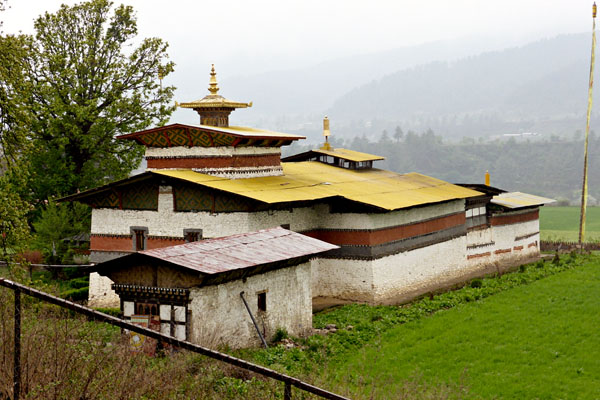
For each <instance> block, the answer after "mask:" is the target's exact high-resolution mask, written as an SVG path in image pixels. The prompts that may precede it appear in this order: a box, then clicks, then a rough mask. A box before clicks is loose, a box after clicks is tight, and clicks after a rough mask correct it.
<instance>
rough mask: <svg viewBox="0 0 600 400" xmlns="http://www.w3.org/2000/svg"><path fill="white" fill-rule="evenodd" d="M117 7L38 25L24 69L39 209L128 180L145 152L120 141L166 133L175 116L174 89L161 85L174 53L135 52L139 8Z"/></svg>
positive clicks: (87, 9)
mask: <svg viewBox="0 0 600 400" xmlns="http://www.w3.org/2000/svg"><path fill="white" fill-rule="evenodd" d="M112 6H113V4H112V2H110V1H108V0H92V1H89V2H85V3H81V4H77V5H74V6H72V7H69V6H66V5H62V6H61V8H60V9H59V10H58V11H57V12H56V13H55V14H50V13H46V14H44V15H42V16H40V17H39V18H38V19H37V20H36V21H35V24H34V26H35V31H36V33H35V37H34V39H33V41H32V43H31V46H30V48H29V55H28V58H27V68H26V75H27V78H28V79H29V80H30V82H31V95H30V96H29V107H30V108H31V110H32V111H33V114H34V119H33V121H32V123H31V139H32V141H33V143H34V149H35V151H34V152H32V154H31V156H30V157H29V161H30V163H31V166H30V171H31V176H32V180H31V184H30V185H29V187H30V193H31V196H32V199H31V200H32V201H33V202H34V203H37V204H41V203H42V202H43V201H44V200H45V199H48V198H50V197H52V196H56V195H65V194H68V193H74V192H76V191H78V190H85V189H88V188H91V187H95V186H98V185H101V184H103V183H106V182H107V181H110V180H115V179H121V178H124V177H126V176H127V175H128V173H129V172H130V171H131V170H132V169H134V168H135V167H137V166H138V165H139V162H140V160H141V157H142V152H143V148H141V146H139V145H135V144H133V142H131V141H118V140H116V139H115V136H116V135H118V134H123V133H130V132H133V131H137V130H141V129H145V128H147V127H148V126H150V125H153V124H154V125H162V124H164V123H165V122H166V121H167V120H168V118H169V116H170V114H171V113H172V112H173V110H174V107H173V106H170V105H169V104H170V103H171V100H172V97H173V91H174V87H172V86H166V87H161V86H160V85H159V83H158V76H159V73H160V75H161V76H162V77H164V76H166V75H168V74H169V73H170V72H172V71H173V65H174V64H173V63H172V62H170V61H168V55H167V52H166V50H167V46H168V45H167V44H166V43H164V42H163V41H162V40H161V39H158V38H146V39H143V40H141V42H140V44H139V45H138V46H137V47H133V44H132V41H133V39H134V38H135V36H136V34H137V25H136V18H135V14H134V11H133V8H132V7H130V6H124V5H120V6H118V7H116V8H114V9H113V7H112Z"/></svg>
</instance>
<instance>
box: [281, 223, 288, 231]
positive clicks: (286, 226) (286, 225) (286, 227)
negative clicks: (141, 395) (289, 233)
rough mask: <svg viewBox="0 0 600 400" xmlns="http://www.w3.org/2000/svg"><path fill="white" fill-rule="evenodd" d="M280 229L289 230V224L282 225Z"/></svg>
mask: <svg viewBox="0 0 600 400" xmlns="http://www.w3.org/2000/svg"><path fill="white" fill-rule="evenodd" d="M281 227H282V228H283V229H288V230H289V229H290V224H282V225H281Z"/></svg>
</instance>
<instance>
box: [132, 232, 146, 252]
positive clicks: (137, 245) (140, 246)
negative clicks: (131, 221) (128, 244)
mask: <svg viewBox="0 0 600 400" xmlns="http://www.w3.org/2000/svg"><path fill="white" fill-rule="evenodd" d="M129 230H130V232H131V238H132V240H133V251H141V250H145V249H146V238H147V237H148V228H146V227H145V226H132V227H131V228H129Z"/></svg>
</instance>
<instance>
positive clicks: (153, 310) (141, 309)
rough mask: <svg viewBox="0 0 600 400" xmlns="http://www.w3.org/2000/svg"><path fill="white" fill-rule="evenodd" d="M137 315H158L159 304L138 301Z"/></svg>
mask: <svg viewBox="0 0 600 400" xmlns="http://www.w3.org/2000/svg"><path fill="white" fill-rule="evenodd" d="M135 306H136V311H137V312H136V314H137V315H152V316H154V315H158V305H157V304H152V303H136V304H135Z"/></svg>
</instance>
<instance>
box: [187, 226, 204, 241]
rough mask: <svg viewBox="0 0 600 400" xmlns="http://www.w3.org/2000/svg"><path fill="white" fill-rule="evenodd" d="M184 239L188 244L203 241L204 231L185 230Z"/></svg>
mask: <svg viewBox="0 0 600 400" xmlns="http://www.w3.org/2000/svg"><path fill="white" fill-rule="evenodd" d="M183 237H184V239H185V242H186V243H190V242H197V241H199V240H202V229H184V230H183Z"/></svg>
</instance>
